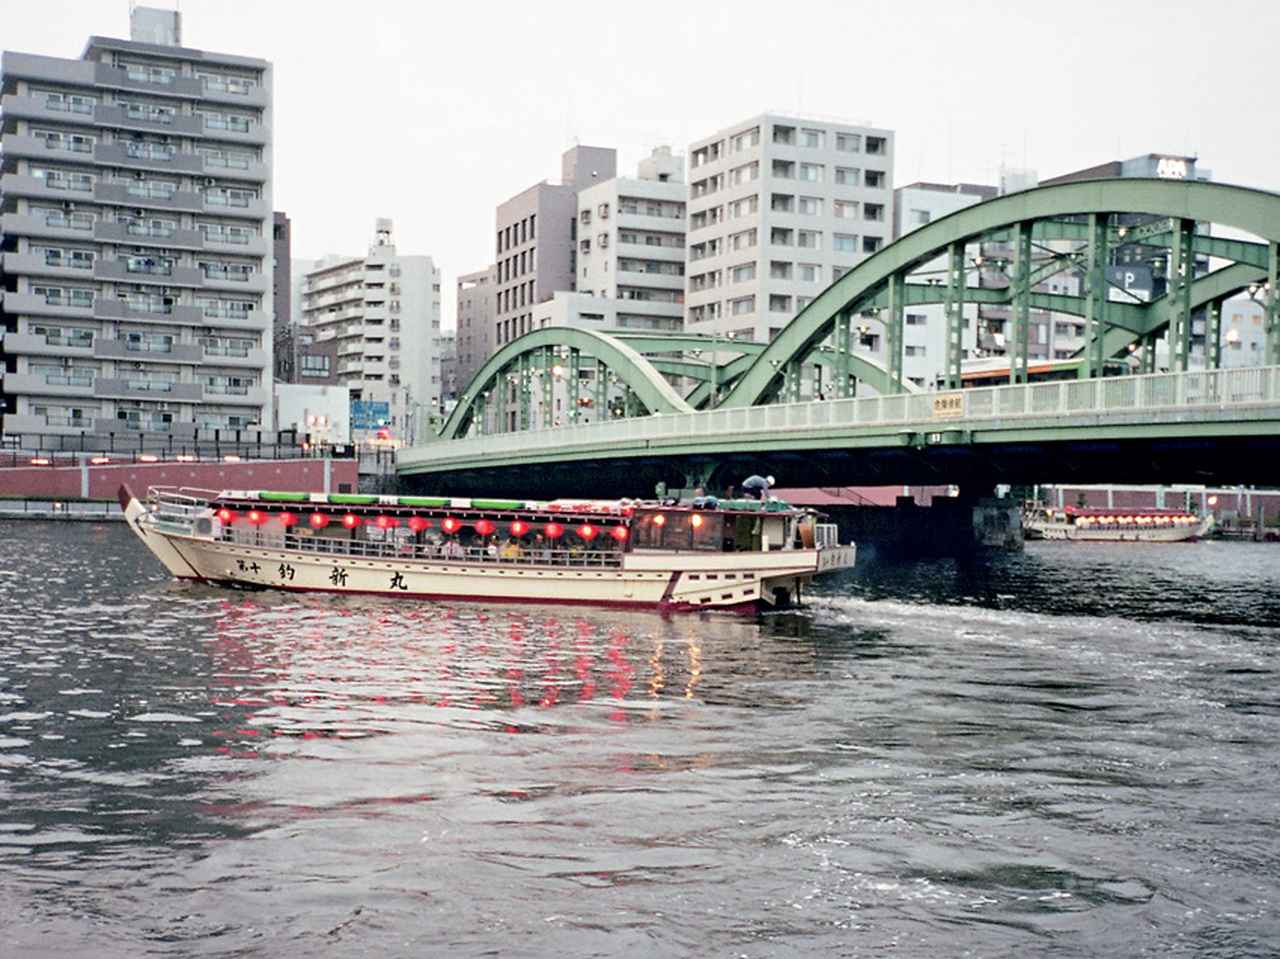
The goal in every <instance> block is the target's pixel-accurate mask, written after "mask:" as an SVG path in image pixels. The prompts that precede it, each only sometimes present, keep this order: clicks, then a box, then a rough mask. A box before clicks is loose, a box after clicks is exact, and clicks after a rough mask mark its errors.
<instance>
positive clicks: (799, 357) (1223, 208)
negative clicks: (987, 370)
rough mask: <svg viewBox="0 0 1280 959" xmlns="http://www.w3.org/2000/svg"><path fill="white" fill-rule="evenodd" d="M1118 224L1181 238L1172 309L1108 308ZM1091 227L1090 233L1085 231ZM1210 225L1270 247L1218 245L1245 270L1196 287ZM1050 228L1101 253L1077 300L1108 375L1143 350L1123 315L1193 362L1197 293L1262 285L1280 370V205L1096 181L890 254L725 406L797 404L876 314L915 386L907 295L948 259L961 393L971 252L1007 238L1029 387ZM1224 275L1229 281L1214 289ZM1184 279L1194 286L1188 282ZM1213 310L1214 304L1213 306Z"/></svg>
mask: <svg viewBox="0 0 1280 959" xmlns="http://www.w3.org/2000/svg"><path fill="white" fill-rule="evenodd" d="M1115 214H1120V215H1126V214H1135V215H1148V216H1155V217H1163V218H1167V219H1168V220H1169V221H1170V223H1171V226H1170V228H1169V231H1168V232H1170V233H1172V234H1173V251H1172V253H1173V260H1174V268H1173V269H1174V274H1173V275H1172V276H1171V289H1170V291H1169V293H1168V294H1167V295H1166V296H1165V297H1164V298H1162V299H1163V303H1161V302H1160V301H1156V302H1155V303H1152V304H1148V305H1146V306H1144V307H1136V308H1135V309H1131V310H1123V309H1115V307H1116V306H1117V305H1116V304H1112V303H1109V302H1108V299H1107V294H1106V284H1105V260H1104V259H1103V258H1102V253H1100V252H1099V251H1105V250H1106V249H1107V246H1108V237H1109V236H1110V233H1109V231H1111V230H1113V228H1112V227H1111V225H1110V218H1111V217H1112V215H1115ZM1082 217H1083V218H1085V220H1086V222H1081V218H1082ZM1205 222H1208V223H1215V224H1221V225H1225V226H1230V227H1233V228H1235V229H1238V230H1243V231H1245V232H1247V233H1250V234H1253V235H1254V236H1256V237H1259V238H1260V239H1262V240H1264V241H1265V243H1264V244H1240V249H1241V252H1240V253H1239V254H1237V255H1235V256H1233V255H1232V253H1231V250H1230V248H1229V247H1228V245H1227V244H1226V243H1223V244H1219V245H1217V246H1216V247H1214V248H1213V249H1211V250H1209V251H1208V252H1210V255H1214V256H1217V257H1219V258H1223V259H1234V260H1236V264H1235V266H1231V267H1226V268H1225V269H1223V270H1218V271H1215V273H1214V274H1210V275H1209V276H1208V277H1202V278H1200V279H1199V280H1194V279H1193V274H1194V255H1195V254H1194V252H1193V251H1194V250H1196V249H1198V248H1199V247H1198V241H1200V240H1201V239H1202V238H1201V237H1199V236H1198V235H1196V234H1195V232H1194V228H1195V224H1196V223H1205ZM1046 226H1051V227H1052V228H1051V229H1049V230H1048V232H1049V233H1050V234H1054V235H1056V236H1057V238H1062V237H1067V236H1071V235H1075V236H1080V235H1082V234H1083V235H1084V236H1085V237H1086V238H1087V239H1088V240H1089V242H1090V250H1089V252H1088V266H1089V274H1088V279H1087V283H1086V293H1085V295H1084V296H1083V297H1080V298H1076V299H1077V301H1078V306H1077V308H1078V309H1080V310H1081V311H1082V313H1081V315H1086V316H1087V318H1088V326H1089V339H1090V343H1091V344H1093V346H1092V350H1091V360H1092V361H1093V362H1094V363H1095V364H1096V365H1097V366H1098V367H1100V366H1101V362H1100V360H1101V358H1102V353H1103V352H1104V351H1106V350H1108V349H1112V348H1113V347H1114V348H1116V349H1123V348H1124V347H1125V346H1126V345H1128V344H1129V343H1132V342H1133V341H1134V339H1135V337H1129V338H1128V339H1126V337H1128V336H1129V333H1133V332H1134V331H1133V330H1132V329H1130V330H1129V333H1125V332H1121V331H1120V330H1121V328H1120V327H1119V325H1118V324H1117V323H1115V322H1112V321H1110V320H1109V319H1108V317H1109V316H1110V315H1111V314H1113V313H1114V314H1115V315H1116V320H1122V314H1127V315H1124V316H1123V320H1124V321H1127V322H1126V323H1125V325H1126V326H1127V327H1137V328H1138V329H1139V330H1140V331H1141V333H1139V335H1143V336H1148V337H1150V335H1151V333H1153V332H1155V331H1156V330H1159V329H1164V328H1169V327H1176V329H1177V335H1178V338H1179V342H1180V343H1181V342H1182V341H1185V342H1186V343H1187V344H1188V346H1186V347H1185V348H1183V347H1179V349H1180V350H1183V349H1185V350H1187V351H1189V341H1190V325H1191V323H1190V311H1191V309H1192V308H1193V306H1192V302H1193V292H1194V290H1195V289H1196V287H1197V286H1199V287H1200V292H1201V294H1202V295H1204V294H1207V293H1208V292H1210V291H1211V290H1212V289H1217V290H1218V296H1217V298H1218V299H1221V298H1222V296H1223V295H1229V294H1230V292H1235V291H1238V290H1239V289H1241V288H1243V286H1244V285H1247V284H1248V283H1251V282H1256V281H1257V280H1258V279H1260V278H1269V279H1270V286H1269V292H1268V294H1267V304H1266V308H1267V324H1268V349H1267V362H1268V363H1272V364H1274V363H1280V303H1278V302H1277V294H1278V292H1280V291H1277V284H1276V276H1277V262H1278V260H1280V195H1277V194H1274V193H1269V192H1265V191H1261V190H1254V189H1250V188H1246V187H1239V186H1230V185H1226V184H1218V183H1207V182H1200V181H1181V180H1158V179H1137V178H1116V179H1104V180H1085V181H1077V182H1072V183H1064V184H1058V185H1053V186H1046V187H1039V188H1036V189H1032V190H1026V191H1022V192H1020V193H1013V194H1009V195H1007V196H1003V197H998V198H996V199H993V200H988V201H985V202H983V203H978V204H975V205H974V206H970V207H966V208H965V209H963V210H960V211H958V212H956V213H952V214H950V215H949V216H946V217H943V218H942V219H939V220H935V221H934V222H933V223H930V224H928V225H926V226H923V227H921V228H919V229H917V230H915V231H913V232H911V233H908V234H907V235H906V236H904V237H902V238H901V239H899V240H897V241H896V242H894V243H891V244H889V245H888V246H886V247H884V248H883V249H881V250H880V251H879V252H877V253H875V254H874V255H872V256H871V257H869V258H868V259H866V260H864V261H863V262H862V263H860V264H858V265H857V266H855V267H854V268H853V269H851V270H850V271H849V272H848V273H846V274H845V275H844V276H843V277H841V278H840V279H839V280H837V281H836V282H835V283H833V284H832V285H831V286H829V287H827V289H825V290H824V291H823V292H822V293H820V294H819V295H818V296H817V297H815V298H814V300H813V302H812V303H810V304H809V305H808V306H807V307H806V308H805V309H804V310H803V311H801V312H800V313H799V314H798V315H797V316H796V317H795V319H793V320H792V321H791V322H790V323H789V324H788V325H787V326H786V327H784V328H783V329H782V331H781V332H780V333H779V334H778V335H777V337H775V338H774V340H773V341H772V342H771V343H770V344H769V345H768V346H767V347H766V348H765V349H764V350H762V351H761V352H760V353H759V354H758V355H757V356H756V357H755V359H754V360H753V361H752V363H751V365H750V367H749V368H748V369H747V370H746V371H745V372H743V373H742V375H741V376H740V377H739V378H738V379H737V381H736V382H735V383H734V385H733V387H732V389H731V390H730V391H729V393H728V395H727V396H726V397H725V398H724V400H723V401H722V402H721V404H720V405H721V406H722V407H743V406H754V405H758V404H760V403H763V402H767V401H768V400H769V399H771V398H772V397H773V396H775V395H777V394H778V393H779V392H780V391H783V392H788V391H789V387H790V384H791V382H792V374H791V373H790V372H789V371H791V370H794V369H796V368H797V367H798V366H799V364H802V363H804V362H806V361H807V358H808V357H809V356H810V355H811V354H813V353H814V352H815V351H816V350H819V349H820V348H821V347H822V346H823V344H824V341H827V340H828V339H832V338H833V339H834V340H835V344H836V345H835V350H836V353H837V355H838V356H840V357H841V362H842V363H843V362H846V359H845V358H846V357H851V355H852V354H853V351H852V349H851V339H850V337H851V333H850V328H851V324H852V321H853V319H854V318H855V317H856V316H857V315H859V314H860V313H862V312H863V311H868V310H872V309H877V310H879V309H887V310H888V312H889V314H890V316H889V319H888V320H887V321H886V331H887V332H886V340H887V341H888V342H889V348H890V350H889V352H890V362H889V364H888V372H889V377H890V383H891V385H895V386H896V385H897V384H899V383H901V382H903V377H902V374H901V369H902V367H901V363H902V361H901V348H902V325H901V319H902V309H903V307H904V306H905V305H906V304H907V302H908V301H909V299H910V297H911V296H912V295H913V294H912V290H913V289H915V288H916V287H918V286H919V284H907V283H906V278H907V276H908V275H909V274H910V273H911V272H913V271H916V270H919V269H920V268H921V267H923V266H924V265H926V264H928V263H930V262H932V261H935V260H937V259H938V258H939V257H948V258H949V263H948V267H947V279H946V281H945V282H944V283H943V285H942V288H941V289H937V292H936V294H935V295H938V296H940V297H941V298H942V300H943V302H945V303H947V305H948V314H949V315H948V318H947V322H948V331H947V338H948V369H949V371H953V373H954V376H955V379H956V380H957V381H958V373H959V355H960V345H959V343H960V330H961V329H962V328H963V322H964V321H963V314H962V313H959V312H958V311H959V310H961V309H962V304H963V303H964V302H966V301H967V302H974V299H975V298H976V297H975V296H974V295H975V294H977V292H978V291H977V290H976V289H973V288H970V287H968V285H967V283H968V281H967V277H968V275H969V273H970V272H972V271H973V270H974V269H975V267H971V266H969V263H968V261H967V260H966V257H965V246H966V244H969V243H973V242H979V241H982V240H984V238H989V237H991V236H992V235H993V234H997V233H1001V232H1002V231H1003V232H1004V233H1005V234H1006V235H1007V236H1012V237H1013V238H1014V254H1013V257H1012V258H1011V262H1012V263H1014V264H1015V276H1014V277H1011V283H1010V287H1011V291H1012V292H1011V294H1010V297H1009V299H1010V301H1011V302H1012V303H1013V305H1014V314H1015V315H1014V317H1013V319H1012V324H1011V325H1012V326H1013V327H1014V333H1015V336H1016V337H1017V338H1018V340H1019V341H1020V342H1015V343H1014V344H1013V349H1012V350H1011V353H1012V355H1011V368H1012V369H1013V370H1014V371H1015V374H1014V375H1015V378H1016V376H1017V373H1016V370H1017V369H1018V367H1019V365H1020V366H1021V369H1022V370H1023V373H1022V378H1023V379H1025V369H1026V359H1027V349H1026V343H1025V336H1026V327H1027V325H1028V321H1027V311H1028V310H1029V309H1030V308H1031V306H1032V303H1033V298H1034V297H1035V296H1041V295H1043V294H1035V293H1033V291H1032V289H1031V287H1032V283H1031V265H1032V260H1031V250H1032V238H1033V234H1034V232H1035V230H1036V229H1037V228H1040V229H1042V230H1043V229H1044V228H1045V227H1046ZM1115 235H1116V237H1118V241H1119V242H1129V241H1126V240H1124V237H1125V233H1124V231H1123V229H1120V230H1119V231H1118V232H1117V233H1116V234H1115ZM1204 239H1208V238H1204ZM1259 250H1261V253H1260V254H1259ZM1179 264H1181V266H1179ZM1228 271H1230V272H1228ZM1219 273H1221V274H1224V275H1223V276H1218V277H1216V279H1213V280H1212V281H1211V282H1208V283H1206V282H1205V281H1206V280H1209V279H1210V278H1211V277H1215V276H1216V274H1219ZM1099 276H1101V277H1102V279H1099ZM1179 276H1181V277H1187V278H1188V279H1187V280H1185V281H1182V280H1179V279H1178V277H1179ZM914 295H918V294H914ZM1063 299H1064V300H1066V299H1068V298H1063ZM1212 299H1213V298H1212V297H1210V298H1209V299H1207V300H1205V301H1204V302H1210V301H1211V300H1212ZM935 302H936V300H935ZM1157 304H1159V305H1157ZM1063 305H1066V304H1065V302H1064V303H1063ZM1053 309H1055V310H1057V309H1059V307H1057V306H1055V307H1053ZM1019 351H1020V355H1019ZM1111 355H1113V354H1111ZM1186 355H1187V354H1186V352H1180V353H1179V356H1180V359H1181V362H1183V364H1184V367H1183V368H1185V359H1186ZM956 385H958V383H957V384H956ZM895 391H896V390H895ZM789 398H798V396H795V395H792V396H790V397H789Z"/></svg>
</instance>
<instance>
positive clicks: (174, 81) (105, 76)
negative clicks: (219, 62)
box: [93, 63, 204, 99]
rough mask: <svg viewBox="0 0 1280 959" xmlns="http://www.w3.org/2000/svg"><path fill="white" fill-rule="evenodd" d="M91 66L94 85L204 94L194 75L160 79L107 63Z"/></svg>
mask: <svg viewBox="0 0 1280 959" xmlns="http://www.w3.org/2000/svg"><path fill="white" fill-rule="evenodd" d="M93 67H94V70H93V82H94V85H95V86H99V87H111V88H113V89H117V90H129V91H132V92H134V93H147V94H151V95H153V96H163V97H185V98H191V99H199V98H201V97H203V96H204V84H202V83H201V82H200V81H199V80H197V79H196V78H195V77H183V76H174V77H171V78H169V79H167V80H162V79H158V78H153V77H151V76H148V75H146V74H139V73H136V72H134V71H133V70H127V69H124V68H122V67H113V66H111V64H109V63H95V64H94V65H93Z"/></svg>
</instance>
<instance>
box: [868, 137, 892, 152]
mask: <svg viewBox="0 0 1280 959" xmlns="http://www.w3.org/2000/svg"><path fill="white" fill-rule="evenodd" d="M867 152H868V153H869V154H871V155H872V156H884V154H886V153H888V152H889V144H888V141H887V140H885V138H884V137H867Z"/></svg>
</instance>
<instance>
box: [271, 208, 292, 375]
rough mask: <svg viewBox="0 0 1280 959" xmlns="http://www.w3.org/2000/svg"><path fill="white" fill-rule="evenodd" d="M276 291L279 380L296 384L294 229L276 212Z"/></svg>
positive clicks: (273, 231)
mask: <svg viewBox="0 0 1280 959" xmlns="http://www.w3.org/2000/svg"><path fill="white" fill-rule="evenodd" d="M271 253H272V271H271V277H272V287H273V288H272V291H271V303H272V314H273V316H274V324H275V328H274V333H273V336H272V339H273V341H274V343H275V346H274V350H273V352H274V354H275V378H276V380H277V381H278V382H281V383H296V382H297V381H298V380H297V363H298V358H297V354H296V347H297V343H296V339H295V331H294V328H293V308H292V300H293V277H292V273H293V226H292V224H291V223H290V221H289V216H288V214H286V213H281V212H280V211H279V210H276V211H275V213H273V214H272V223H271Z"/></svg>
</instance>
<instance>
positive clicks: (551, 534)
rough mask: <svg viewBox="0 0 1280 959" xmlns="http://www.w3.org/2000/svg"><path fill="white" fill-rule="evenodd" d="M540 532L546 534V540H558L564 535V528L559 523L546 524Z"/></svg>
mask: <svg viewBox="0 0 1280 959" xmlns="http://www.w3.org/2000/svg"><path fill="white" fill-rule="evenodd" d="M542 531H543V532H544V533H546V534H547V538H548V539H559V538H560V537H561V536H563V535H564V527H563V526H561V525H560V524H559V523H548V524H547V525H546V526H544V527H542Z"/></svg>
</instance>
